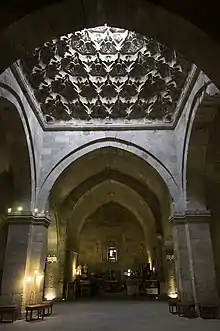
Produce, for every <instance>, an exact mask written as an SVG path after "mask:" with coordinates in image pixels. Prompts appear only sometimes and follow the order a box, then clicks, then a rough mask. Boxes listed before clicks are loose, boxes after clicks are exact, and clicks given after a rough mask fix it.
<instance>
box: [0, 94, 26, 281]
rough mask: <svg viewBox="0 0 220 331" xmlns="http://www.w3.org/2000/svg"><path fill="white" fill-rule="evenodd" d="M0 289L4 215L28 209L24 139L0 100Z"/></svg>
mask: <svg viewBox="0 0 220 331" xmlns="http://www.w3.org/2000/svg"><path fill="white" fill-rule="evenodd" d="M0 137H1V139H0V140H1V142H0V191H1V194H0V245H1V248H0V287H1V282H2V275H3V268H4V263H5V249H6V242H7V234H8V224H7V216H8V214H10V213H11V212H18V213H19V210H20V209H19V208H24V209H25V208H28V206H29V205H30V203H31V194H32V182H31V167H30V158H29V150H28V144H27V137H26V134H25V130H24V127H23V123H22V120H21V118H20V116H19V114H18V111H17V109H16V107H15V106H14V105H13V104H12V103H11V102H10V101H8V100H7V99H5V98H3V97H1V98H0Z"/></svg>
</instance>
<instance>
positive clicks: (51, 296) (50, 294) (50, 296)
mask: <svg viewBox="0 0 220 331" xmlns="http://www.w3.org/2000/svg"><path fill="white" fill-rule="evenodd" d="M45 298H46V299H47V300H53V299H55V298H56V294H55V292H54V291H53V290H51V291H48V293H46V295H45Z"/></svg>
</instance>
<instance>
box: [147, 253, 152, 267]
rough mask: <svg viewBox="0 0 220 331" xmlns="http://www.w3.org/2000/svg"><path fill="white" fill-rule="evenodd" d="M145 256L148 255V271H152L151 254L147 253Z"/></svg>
mask: <svg viewBox="0 0 220 331" xmlns="http://www.w3.org/2000/svg"><path fill="white" fill-rule="evenodd" d="M147 255H148V263H149V264H150V269H152V258H151V252H150V251H148V252H147Z"/></svg>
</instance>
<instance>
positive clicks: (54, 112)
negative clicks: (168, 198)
mask: <svg viewBox="0 0 220 331" xmlns="http://www.w3.org/2000/svg"><path fill="white" fill-rule="evenodd" d="M21 64H22V67H23V71H24V73H25V76H26V78H27V80H28V82H29V83H30V85H31V87H32V89H33V91H34V94H35V97H36V99H37V101H38V102H39V104H40V106H41V110H42V113H43V115H44V119H45V121H46V122H54V121H65V122H66V121H71V120H75V119H78V120H86V121H89V120H91V119H92V118H96V119H109V120H111V121H113V122H114V120H115V119H126V120H127V121H132V120H137V119H142V120H143V119H144V120H148V121H155V120H156V121H165V122H171V121H172V120H173V118H174V115H175V110H176V105H177V102H178V100H179V98H180V96H181V93H182V90H183V88H184V85H185V82H186V79H187V77H188V75H189V71H190V69H191V65H190V64H189V63H188V62H187V61H186V60H185V59H184V58H182V57H180V56H179V55H177V54H176V53H175V51H173V50H170V49H169V48H167V47H166V46H164V45H162V44H160V43H158V42H157V41H155V40H154V39H152V38H146V37H143V36H140V35H139V34H136V33H134V32H130V31H127V30H123V29H119V28H111V27H109V26H107V25H104V26H101V27H97V28H91V29H84V30H82V31H79V32H76V33H75V34H69V35H66V36H63V37H61V38H59V39H56V40H53V41H51V42H46V43H45V44H44V45H43V46H42V47H40V48H38V49H36V50H35V52H34V54H33V55H27V56H26V58H24V59H23V60H22V61H21Z"/></svg>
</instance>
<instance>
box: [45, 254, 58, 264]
mask: <svg viewBox="0 0 220 331" xmlns="http://www.w3.org/2000/svg"><path fill="white" fill-rule="evenodd" d="M47 262H48V263H56V262H57V257H56V255H48V256H47Z"/></svg>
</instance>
